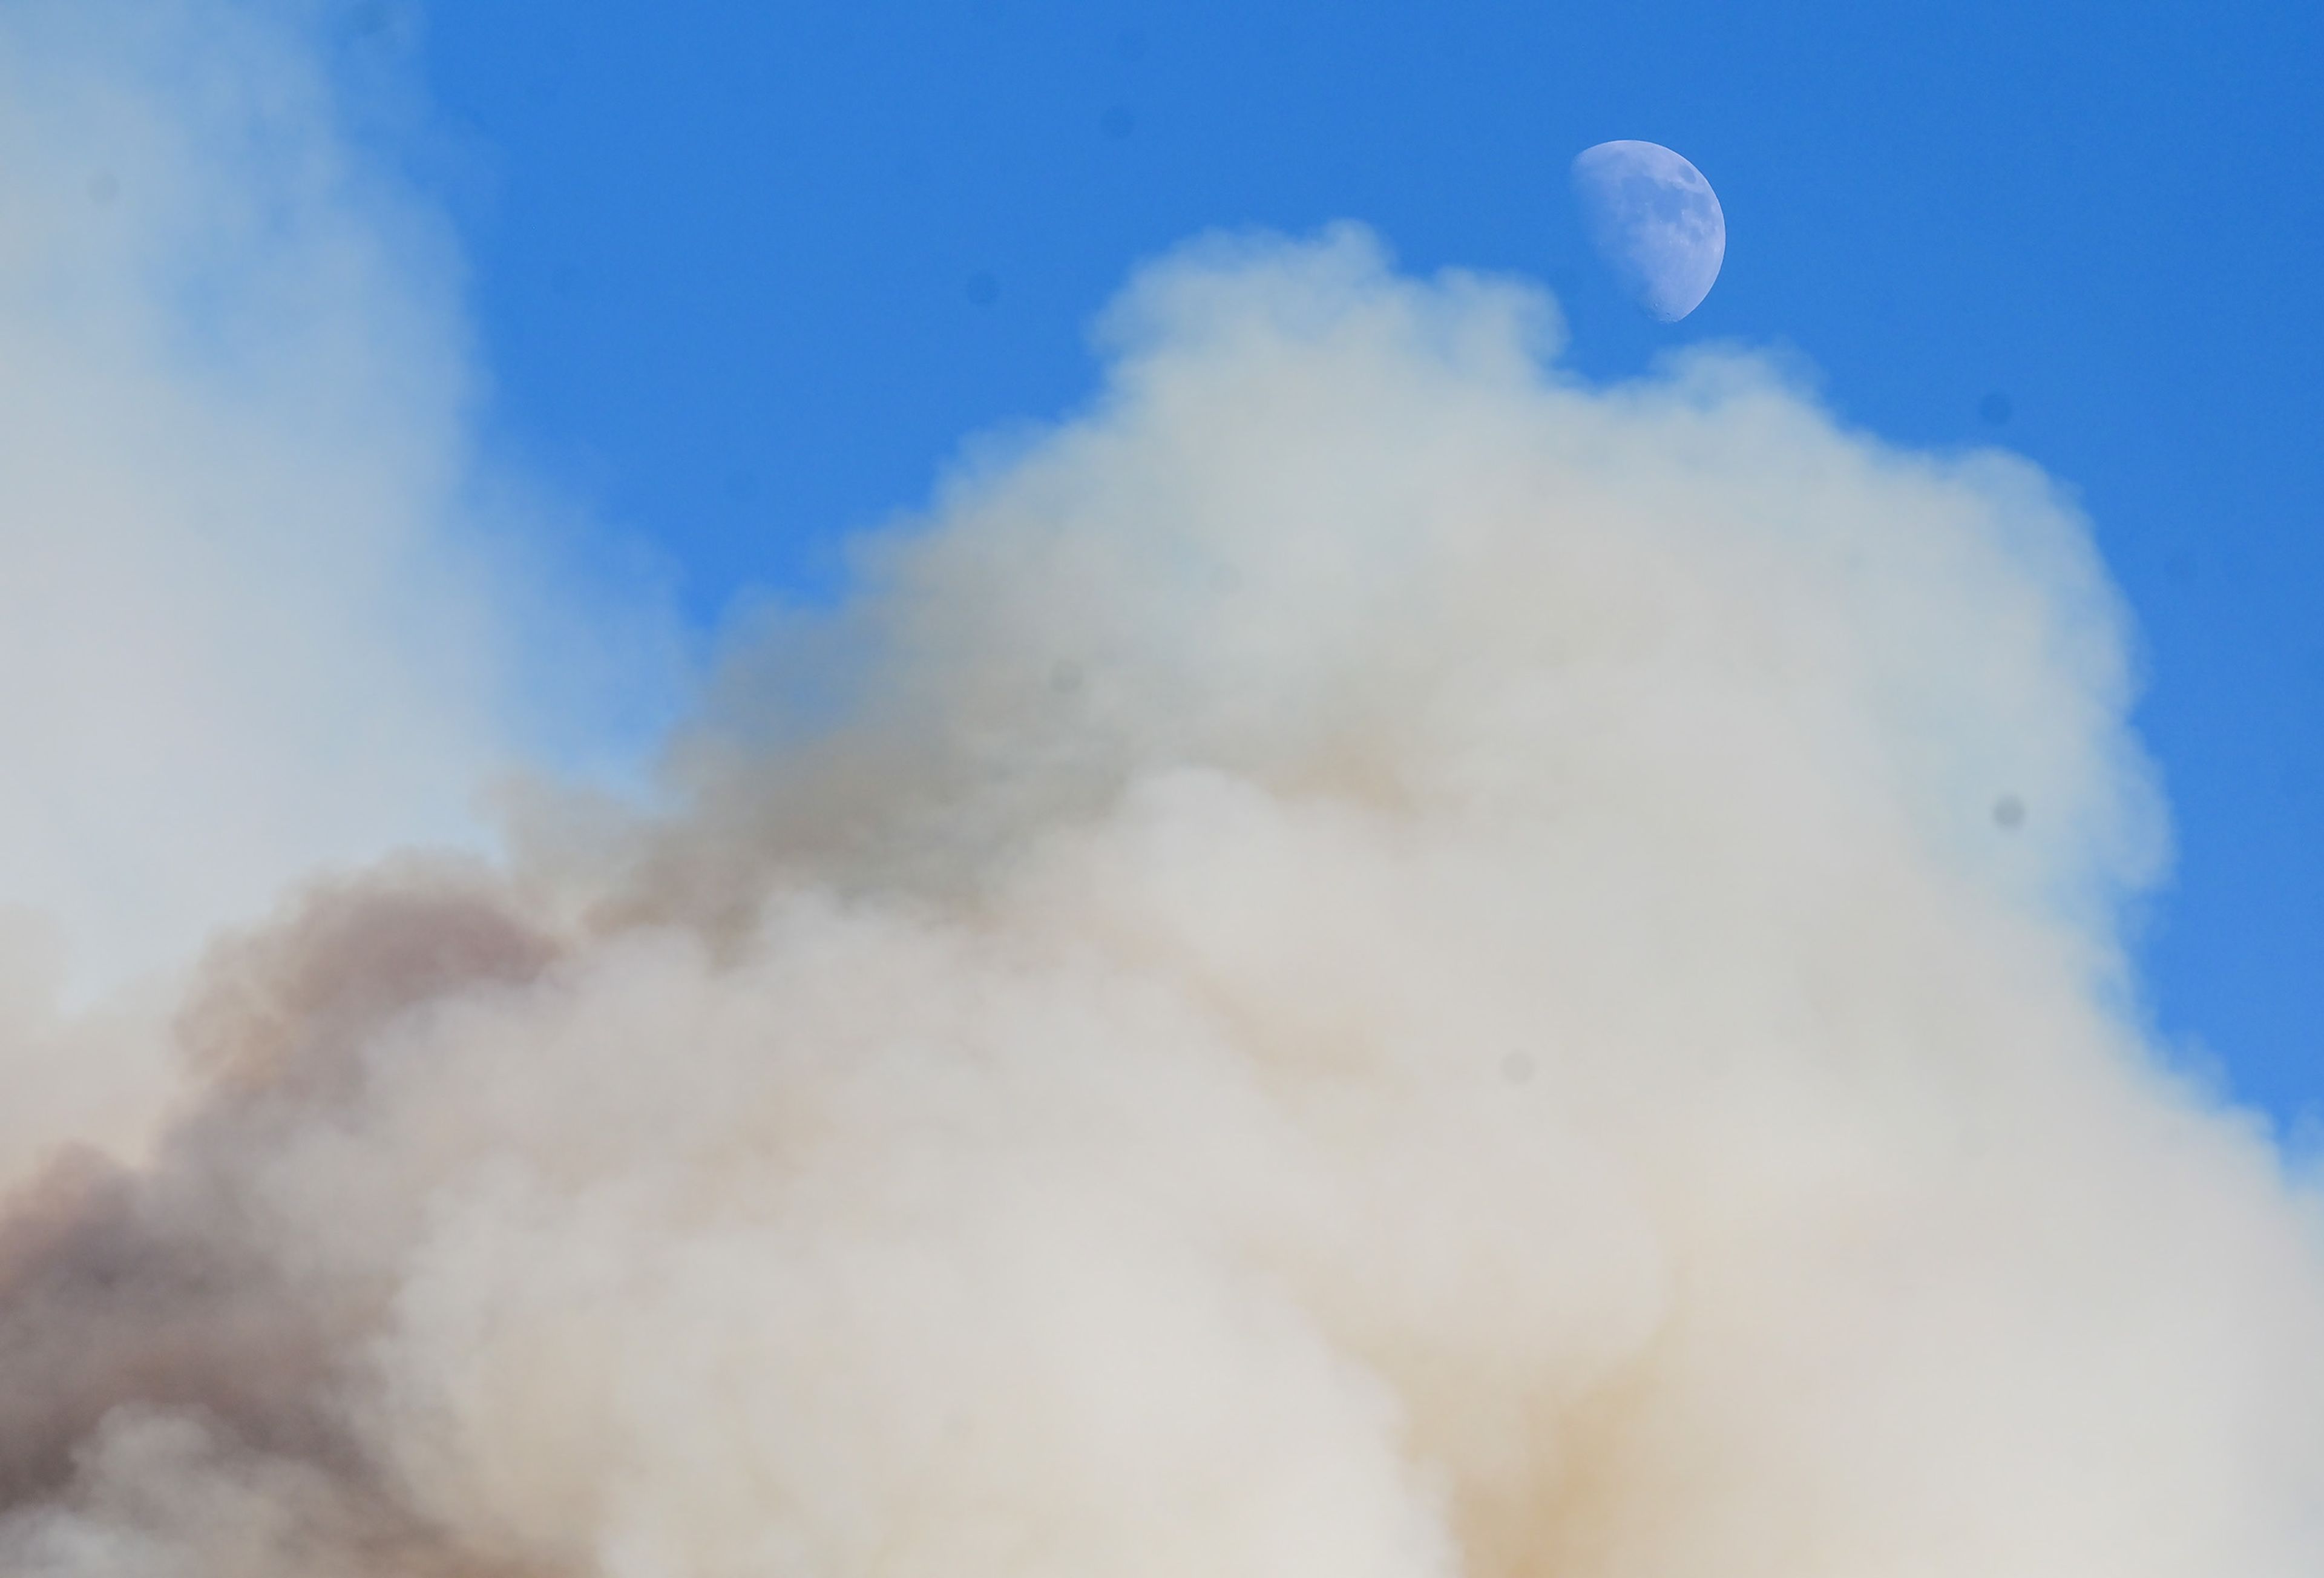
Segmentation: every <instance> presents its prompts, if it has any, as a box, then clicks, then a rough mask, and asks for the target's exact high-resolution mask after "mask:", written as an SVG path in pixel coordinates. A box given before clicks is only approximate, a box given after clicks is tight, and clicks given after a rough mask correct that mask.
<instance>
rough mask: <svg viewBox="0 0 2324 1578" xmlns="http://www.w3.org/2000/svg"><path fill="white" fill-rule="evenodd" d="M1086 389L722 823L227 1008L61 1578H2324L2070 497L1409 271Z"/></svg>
mask: <svg viewBox="0 0 2324 1578" xmlns="http://www.w3.org/2000/svg"><path fill="white" fill-rule="evenodd" d="M1104 333H1105V345H1106V349H1107V354H1108V355H1109V358H1110V361H1109V372H1108V376H1107V380H1106V383H1105V386H1104V391H1103V392H1102V396H1101V397H1100V398H1099V399H1098V400H1097V401H1094V402H1093V405H1092V407H1091V408H1090V409H1089V410H1088V411H1086V412H1085V413H1084V414H1083V415H1081V416H1080V417H1078V418H1076V419H1074V420H1070V421H1067V422H1065V423H1062V424H1060V425H1058V426H1057V427H1056V428H1055V429H1052V430H1050V431H1049V432H1047V434H1046V435H1044V436H1042V437H1040V438H1037V439H1034V440H1030V441H1026V442H1023V443H1020V444H1019V445H1018V446H1017V447H1016V448H1013V449H1010V451H1008V452H1006V453H1000V454H994V455H991V456H988V457H984V458H983V459H982V460H980V461H977V462H975V463H973V464H970V465H967V466H964V468H963V469H962V470H961V471H960V473H959V474H958V475H956V476H955V477H954V480H953V481H952V483H951V484H949V485H948V486H947V487H946V489H945V491H944V493H943V495H942V496H941V497H940V498H939V500H938V501H937V502H936V504H935V505H934V506H933V507H932V508H931V509H930V510H929V511H928V512H927V514H926V516H925V518H923V519H921V520H918V521H914V522H911V523H908V524H907V525H905V526H901V527H899V528H898V529H896V530H895V531H891V532H890V533H888V534H886V535H884V536H882V537H881V538H880V539H879V540H873V541H869V542H867V543H865V544H864V545H863V547H862V558H861V575H860V577H859V579H860V586H859V589H858V591H857V592H856V594H855V595H853V598H852V599H851V600H850V601H849V602H848V603H847V604H846V605H845V606H844V608H842V609H840V610H839V611H837V612H836V613H830V614H798V615H779V616H770V618H769V619H768V620H767V621H766V622H765V624H764V628H763V629H761V630H760V631H758V632H755V633H754V634H752V636H751V637H750V638H749V639H748V640H747V641H743V642H742V644H741V648H740V651H739V652H738V655H737V656H736V658H735V659H734V660H733V662H732V663H731V664H730V666H729V668H728V671H727V678H726V680H725V681H724V685H723V686H722V687H720V688H719V690H718V691H717V693H716V695H715V697H713V699H712V700H711V702H710V703H709V704H708V706H706V707H705V711H704V713H703V715H702V716H701V717H699V718H698V719H697V721H696V723H695V724H693V725H692V726H691V727H690V728H689V729H688V730H687V732H686V733H685V734H684V735H683V737H682V738H681V739H680V740H679V742H678V743H677V744H676V745H675V746H674V747H673V749H672V752H671V756H670V766H669V775H670V784H671V798H672V800H673V802H674V803H675V804H677V805H678V807H679V808H678V809H677V810H675V811H673V812H671V813H670V814H669V815H668V816H666V817H659V818H656V819H652V820H639V821H635V822H632V823H619V822H618V821H615V822H614V823H613V825H608V819H607V818H605V817H602V816H595V815H571V816H567V815H559V814H555V813H552V812H547V811H544V812H542V813H541V814H539V815H538V816H536V817H531V818H530V820H529V821H528V822H527V823H526V824H525V825H523V826H519V827H518V828H517V829H516V831H515V833H514V834H513V835H512V838H513V842H512V851H511V853H510V854H507V855H506V856H505V857H504V858H500V859H496V860H494V861H492V862H484V861H478V860H474V859H467V860H462V859H455V858H452V857H448V856H446V857H422V856H417V855H415V856H408V857H403V858H401V859H397V860H393V861H390V862H388V863H385V864H383V865H380V866H377V867H375V868H374V869H371V870H369V871H366V872H362V873H360V874H356V875H352V876H348V877H346V878H343V879H340V880H337V881H331V882H327V883H323V884H319V885H316V886H312V887H310V888H309V889H308V890H307V891H304V893H303V894H302V895H301V896H300V897H297V898H296V899H294V900H290V901H287V902H286V904H285V907H284V909H282V911H281V915H280V916H279V918H277V920H276V921H275V922H273V923H272V924H271V925H269V926H266V927H261V928H257V929H255V930H246V931H244V932H242V933H240V934H237V935H235V936H233V937H228V938H226V939H225V940H222V941H219V942H217V944H216V945H215V946H212V948H211V949H210V951H209V953H208V956H207V962H206V963H205V964H204V965H203V967H202V969H201V970H200V972H199V973H198V979H197V981H196V983H195V984H194V985H193V986H192V988H191V989H190V990H189V992H188V993H187V994H186V996H185V999H184V1004H183V1007H182V1010H181V1011H180V1013H179V1014H178V1016H177V1018H176V1020H175V1022H174V1028H173V1029H172V1030H171V1032H170V1033H169V1035H168V1037H167V1040H166V1047H167V1049H168V1050H169V1052H170V1053H171V1055H172V1056H175V1057H181V1058H182V1059H183V1060H184V1061H185V1063H186V1066H188V1068H189V1070H190V1071H191V1072H190V1075H189V1079H190V1080H191V1083H192V1086H193V1094H192V1095H191V1096H190V1097H189V1099H188V1100H187V1101H186V1102H185V1103H183V1105H182V1110H181V1111H180V1115H179V1116H178V1117H177V1118H176V1120H175V1121H173V1122H172V1123H171V1125H170V1126H169V1127H168V1128H167V1129H166V1130H165V1131H164V1132H163V1133H162V1135H161V1138H160V1139H159V1140H157V1141H156V1142H155V1143H154V1144H153V1145H152V1148H151V1149H150V1154H141V1155H137V1156H133V1157H128V1158H109V1157H108V1156H107V1155H106V1154H104V1153H103V1152H101V1151H99V1150H97V1149H92V1148H88V1147H69V1146H67V1147H63V1148H61V1149H57V1150H55V1151H54V1152H53V1153H52V1154H51V1158H50V1159H49V1160H48V1162H47V1163H46V1164H45V1165H44V1166H43V1167H41V1168H40V1169H39V1170H38V1171H37V1172H35V1173H33V1174H32V1175H31V1176H30V1177H29V1181H27V1182H25V1183H24V1184H23V1186H21V1187H20V1188H18V1189H17V1191H16V1192H15V1193H14V1195H13V1197H12V1198H11V1199H10V1200H9V1201H8V1203H7V1206H6V1214H5V1225H0V1571H5V1572H6V1573H11V1574H23V1575H25V1578H63V1575H66V1574H71V1575H74V1578H161V1575H164V1574H167V1575H170V1578H180V1575H196V1578H290V1575H291V1574H298V1575H300V1578H312V1575H318V1574H327V1575H331V1578H341V1575H344V1578H595V1575H604V1578H679V1575H685V1578H741V1575H743V1574H752V1575H756V1574H766V1573H782V1574H802V1575H805V1574H814V1575H819V1578H874V1575H878V1578H938V1575H941V1578H1003V1575H1006V1578H1047V1575H1055V1578H1087V1575H1089V1574H1093V1573H1104V1574H1120V1575H1140V1574H1152V1575H1155V1578H1180V1575H1185V1574H1195V1573H1200V1574H1203V1575H1204V1578H1284V1575H1286V1574H1315V1575H1317V1578H1323V1575H1329V1578H1435V1575H1450V1574H1452V1573H1462V1574H1470V1575H1473V1578H1538V1575H1543V1574H1553V1573H1554V1574H1557V1575H1558V1578H1711V1575H1712V1574H1716V1575H1718V1578H1801V1575H1803V1574H1831V1575H1834V1578H1841V1575H1845V1578H1861V1575H1864V1574H1914V1575H1920V1574H1926V1575H1929V1578H1954V1575H1960V1578H1969V1575H1972V1574H1974V1575H1977V1578H1986V1575H1989V1574H1996V1573H2004V1574H2007V1573H2024V1574H2040V1575H2042V1578H2080V1575H2083V1574H2089V1575H2090V1578H2123V1575H2125V1574H2139V1575H2149V1578H2218V1574H2222V1573H2235V1574H2250V1575H2269V1574H2292V1573H2312V1572H2314V1571H2315V1570H2317V1568H2318V1566H2319V1563H2324V1518H2319V1512H2318V1509H2319V1508H2324V1346H2319V1343H2318V1341H2317V1338H2318V1335H2319V1332H2324V1256H2319V1242H2318V1238H2317V1230H2316V1224H2315V1222H2314V1220H2313V1209H2314V1203H2313V1201H2312V1199H2311V1198H2310V1197H2309V1196H2307V1195H2304V1194H2302V1193H2301V1192H2300V1191H2299V1190H2298V1189H2296V1188H2295V1187H2294V1186H2292V1184H2290V1183H2289V1182H2287V1180H2286V1178H2285V1177H2284V1176H2283V1173H2282V1167H2281V1165H2280V1163H2279V1161H2278V1158H2276V1156H2275V1154H2274V1152H2273V1149H2272V1148H2271V1146H2270V1144H2269V1143H2268V1142H2267V1140H2265V1138H2264V1135H2263V1134H2262V1133H2261V1132H2259V1131H2258V1130H2256V1128H2255V1125H2253V1124H2252V1123H2250V1122H2248V1121H2245V1120H2243V1119H2241V1118H2239V1117H2237V1116H2236V1115H2235V1114H2233V1113H2229V1112H2222V1111H2218V1110H2217V1109H2215V1108H2213V1107H2212V1106H2210V1105H2209V1104H2207V1103H2206V1102H2205V1101H2204V1100H2202V1099H2201V1098H2200V1097H2199V1095H2198V1094H2196V1093H2195V1092H2193V1091H2191V1090H2190V1088H2189V1087H2187V1086H2186V1085H2185V1084H2182V1082H2181V1081H2180V1080H2178V1079H2177V1078H2175V1077H2174V1076H2173V1075H2172V1074H2170V1073H2169V1072H2168V1071H2167V1070H2166V1069H2165V1068H2164V1067H2163V1066H2162V1065H2161V1064H2160V1063H2159V1062H2158V1060H2157V1058H2156V1057H2155V1056H2154V1054H2153V1052H2152V1051H2151V1050H2150V1049H2149V1048H2148V1047H2146V1046H2145V1045H2144V1043H2143V1042H2142V1040H2141V1038H2140V1036H2139V1034H2138V1033H2137V1030H2136V1029H2135V1020H2134V1016H2133V1013H2132V1010H2131V1007H2130V1005H2131V1004H2132V1003H2133V1001H2134V1000H2135V992H2134V988H2133V984H2132V983H2130V982H2129V981H2128V980H2127V979H2126V974H2125V966H2124V963H2123V959H2122V956H2121V953H2120V950H2119V948H2118V946H2117V941H2116V910H2117V908H2118V906H2119V905H2120V903H2121V901H2122V900H2124V899H2125V897H2126V895H2128V894H2129V893H2131V892H2132V891H2135V888H2136V887H2137V885H2138V884H2139V883H2140V882H2142V881H2144V880H2146V879H2147V878H2149V877H2150V876H2151V874H2152V872H2153V869H2154V867H2155V866H2156V864H2157V863H2158V861H2159V859H2160V856H2161V831H2160V821H2159V816H2158V812H2157V809H2156V806H2155V803H2154V799H2153V794H2152V792H2151V790H2150V788H2149V785H2148V780H2147V778H2146V776H2145V772H2144V768H2143V765H2142V762H2141V759H2140V757H2139V754H2138V752H2137V750H2136V748H2135V743H2134V742H2133V741H2132V740H2131V738H2130V737H2129V735H2128V734H2127V733H2126V727H2125V724H2124V709H2125V706H2126V673H2125V660H2124V655H2123V652H2124V630H2123V623H2122V618H2121V614H2120V611H2119V609H2118V607H2117V605H2116V602H2115V600H2114V598H2113V595H2112V594H2111V592H2110V591H2109V589H2108V587H2107V584H2106V581H2105V579H2104V577H2103V574H2102V572H2101V569H2100V567H2099V566H2098V562H2097V560H2096V558H2095V557H2094V555H2093V553H2092V551H2091V549H2090V547H2089V541H2088V539H2087V536H2086V534H2085V531H2084V528H2083V526H2082V525H2081V523H2080V521H2078V520H2077V519H2076V517H2075V516H2074V515H2073V513H2072V512H2071V511H2070V509H2069V508H2067V507H2066V506H2065V505H2063V504H2062V503H2061V502H2060V500H2059V499H2058V498H2057V497H2056V496H2055V494H2053V492H2052V490H2051V488H2050V487H2049V486H2048V484H2046V483H2045V482H2044V481H2043V478H2042V477H2041V476H2040V475H2038V474H2037V473H2036V472H2034V471H2033V470H2032V469H2031V468H2029V467H2028V466H2024V465H2023V464H2022V463H2018V462H2015V461H2013V460H2010V459H2007V458H2006V457H1998V456H1993V455H1983V456H1974V457H1960V458H1953V459H1943V460H1941V459H1936V458H1932V457H1924V456H1917V455H1913V454H1908V453H1902V452H1898V451H1895V450H1892V449H1888V448H1883V447H1881V446H1879V445H1877V444H1876V443H1874V442H1872V441H1870V440H1867V439H1866V438H1862V437H1860V436H1855V435H1850V434H1847V433H1844V432H1842V431H1840V430H1838V429H1836V428H1835V427H1834V426H1833V424H1832V423H1831V420H1829V419H1828V418H1827V417H1825V416H1824V415H1823V414H1821V412H1820V411H1818V410H1817V409H1816V407H1815V406H1814V405H1813V404H1812V402H1811V401H1808V400H1806V399H1804V398H1803V397H1802V396H1801V395H1799V394H1798V393H1796V392H1794V391H1792V390H1790V389H1788V388H1787V387H1786V386H1785V385H1784V383H1783V382H1782V381H1781V379H1780V378H1778V377H1777V376H1776V375H1775V374H1773V373H1771V372H1770V371H1769V369H1768V368H1766V366H1764V365H1760V364H1759V363H1757V362H1755V361H1753V360H1752V359H1750V358H1748V357H1743V356H1736V355H1708V356H1702V357H1699V358H1697V359H1695V360H1693V361H1692V362H1689V363H1686V364H1684V365H1681V366H1680V367H1679V368H1677V369H1676V370H1675V371H1674V372H1672V373H1670V374H1667V375H1665V376H1661V377H1658V378H1656V379H1654V380H1651V381H1648V382H1646V383H1637V384H1631V385H1624V386H1620V387H1616V388H1610V389H1606V388H1595V387H1591V386H1588V385H1585V384H1583V383H1579V382H1577V381H1574V380H1572V379H1570V378H1567V377H1565V376H1563V374H1559V373H1557V372H1556V371H1555V370H1554V366H1550V365H1545V361H1544V358H1545V356H1547V355H1550V354H1552V353H1554V336H1555V328H1554V313H1553V311H1552V309H1550V307H1549V305H1548V304H1547V303H1546V302H1545V300H1542V299H1540V298H1539V297H1537V296H1536V295H1535V294H1533V293H1532V292H1530V291H1527V290H1526V289H1525V288H1522V287H1520V286H1517V285H1514V284H1510V283H1507V282H1500V281H1489V280H1480V279H1476V278H1471V277H1467V276H1462V275H1448V276H1444V277H1442V278H1439V279H1436V280H1434V281H1415V280H1411V279H1407V278H1404V277H1400V276H1399V275H1397V274H1396V273H1395V272H1392V271H1391V270H1390V269H1389V268H1388V265H1387V264H1386V263H1385V262H1384V261H1383V260H1382V258H1381V257H1380V255H1379V253H1378V251H1377V249H1376V248H1375V246H1374V245H1372V243H1371V242H1370V241H1369V239H1368V238H1367V237H1366V236H1365V235H1362V234H1361V233H1360V232H1357V231H1352V230H1347V231H1340V232H1334V233H1333V234H1330V235H1325V236H1323V237H1322V238H1320V239H1318V240H1315V241H1312V242H1307V243H1298V244H1292V243H1281V242H1272V241H1252V242H1246V243H1214V244H1208V245H1200V246H1196V247H1194V248H1192V249H1189V250H1187V251H1185V252H1182V253H1180V254H1177V255H1176V256H1175V257H1173V258H1170V259H1168V260H1167V261H1165V262H1163V263H1160V264H1158V265H1157V266H1154V267H1152V268H1149V269H1148V270H1147V271H1145V272H1143V273H1142V274H1141V275H1140V276H1139V278H1138V279H1137V281H1135V282H1134V283H1133V284H1132V286H1131V287H1130V290H1129V291H1128V292H1127V293H1126V294H1125V296H1124V297H1123V298H1122V300H1120V302H1119V303H1118V304H1117V306H1116V307H1115V308H1114V309H1113V310H1112V312H1111V316H1110V317H1109V318H1108V319H1107V324H1106V328H1105V331H1104ZM57 1138H58V1139H60V1140H63V1139H66V1138H69V1136H68V1135H66V1134H62V1133H60V1135H59V1136H57Z"/></svg>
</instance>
